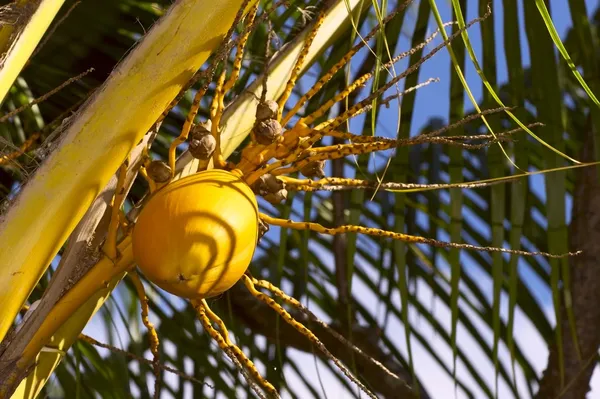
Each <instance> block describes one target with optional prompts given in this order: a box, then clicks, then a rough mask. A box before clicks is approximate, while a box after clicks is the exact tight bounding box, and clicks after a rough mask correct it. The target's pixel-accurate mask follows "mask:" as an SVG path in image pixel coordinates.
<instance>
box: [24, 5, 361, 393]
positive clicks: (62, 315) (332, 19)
mask: <svg viewBox="0 0 600 399" xmlns="http://www.w3.org/2000/svg"><path fill="white" fill-rule="evenodd" d="M345 1H346V0H338V2H337V3H336V5H335V6H334V7H333V9H332V10H330V11H329V12H328V15H327V16H326V18H325V21H324V23H323V26H322V27H321V29H320V31H319V34H318V35H317V37H316V38H315V41H314V42H313V45H312V47H311V50H310V52H309V54H308V56H307V58H306V63H307V64H308V65H307V66H305V67H304V68H303V70H302V72H304V71H305V70H306V69H307V68H308V66H310V64H312V63H313V62H314V61H315V59H316V58H317V57H318V56H319V54H320V53H321V52H322V51H323V50H324V49H325V48H327V46H329V44H330V43H331V41H332V40H335V38H336V36H337V35H338V34H339V33H340V32H341V31H342V30H343V29H347V28H349V26H350V21H349V20H348V11H347V8H346V5H345ZM361 4H362V5H365V4H367V5H369V4H370V3H369V2H364V1H361V0H350V5H351V9H352V10H354V11H357V6H358V5H361ZM303 38H304V35H301V37H299V39H298V40H296V41H295V42H293V43H290V45H288V46H286V47H284V48H283V49H282V50H281V51H280V52H279V55H278V56H277V59H276V61H275V62H274V63H273V65H272V66H271V67H270V68H269V79H268V86H267V87H268V98H276V97H278V96H280V95H281V93H282V92H283V90H284V89H285V85H286V82H287V80H288V78H289V72H290V70H291V68H292V67H293V65H294V63H295V60H296V57H297V56H298V53H299V52H300V50H301V48H302V39H303ZM261 82H262V80H260V79H258V80H257V82H255V83H254V84H253V85H252V86H251V87H250V89H249V90H248V91H247V92H245V93H244V94H241V95H240V96H239V97H238V98H237V99H236V100H235V101H234V102H233V103H232V104H231V105H230V106H229V107H228V108H227V109H226V111H225V113H224V115H223V118H222V120H221V123H222V124H223V130H222V146H223V156H224V157H228V156H229V155H231V153H232V152H233V150H235V148H236V147H237V146H238V145H239V144H240V143H241V142H242V140H243V139H244V138H245V137H246V136H247V135H248V134H249V132H250V130H251V128H252V125H253V123H254V118H248V115H254V114H255V112H256V102H255V100H254V96H253V94H251V93H254V95H257V96H258V97H260V93H261V90H262V86H261V84H262V83H261ZM192 161H193V158H191V157H189V158H187V157H185V156H184V157H182V159H180V160H179V161H178V164H179V165H184V166H185V167H184V168H183V170H182V171H180V173H179V174H178V177H182V176H185V175H188V174H190V173H193V172H195V171H196V167H197V163H194V162H192ZM117 166H118V165H117ZM115 169H116V167H115ZM180 169H181V167H180ZM119 252H120V253H121V254H123V259H126V260H128V261H129V264H125V263H121V261H120V262H119V266H118V267H117V268H114V269H106V267H105V265H106V260H102V261H101V262H100V263H99V264H97V265H96V266H94V268H93V269H92V271H91V272H90V273H88V274H87V275H86V276H84V277H83V278H82V280H81V281H79V282H78V283H77V284H76V285H75V286H74V287H73V288H72V289H71V290H70V291H69V293H68V294H67V295H65V297H63V298H61V299H60V301H59V302H58V303H57V305H56V306H55V308H54V309H52V311H51V312H50V314H49V315H48V317H47V318H46V319H45V320H44V322H43V323H42V326H41V327H40V329H39V331H38V332H37V333H36V336H35V337H34V339H33V340H32V341H30V342H29V343H28V344H27V346H26V348H25V349H24V351H23V359H24V358H27V359H29V360H33V359H34V358H35V356H36V354H37V353H39V351H40V349H42V348H43V346H44V345H46V346H48V345H50V346H53V344H48V342H51V343H59V344H58V345H56V346H53V347H55V348H57V349H59V350H61V351H66V350H67V349H68V348H69V346H70V345H71V344H72V343H73V342H74V341H75V340H76V339H77V337H78V335H79V334H80V333H81V330H82V329H83V327H84V326H85V324H86V323H87V322H88V320H89V319H90V318H91V317H92V316H93V314H94V313H95V312H96V311H97V310H98V309H99V308H100V306H101V305H102V303H103V301H104V300H105V299H106V298H107V297H108V294H109V293H110V290H112V288H114V285H113V282H115V283H116V282H118V281H119V280H120V279H121V278H122V277H123V275H124V273H125V271H126V270H128V269H130V268H131V267H133V260H132V259H130V258H129V256H130V254H131V246H130V245H129V241H128V240H126V241H124V242H123V243H121V245H120V246H119ZM96 269H98V270H96ZM91 273H94V274H93V275H91V276H90V274H91ZM111 279H112V280H111ZM107 280H111V283H110V286H109V291H108V292H106V290H105V289H103V290H101V291H97V290H98V286H97V285H98V281H107ZM72 292H74V293H72ZM86 292H87V293H88V294H87V295H88V296H89V299H86V298H85V296H83V297H82V296H80V295H82V294H83V295H85V294H84V293H86ZM92 292H95V294H93V295H91V296H90V293H92ZM65 302H69V303H65ZM82 303H84V304H83V305H82V306H81V308H79V310H78V311H77V312H76V313H72V312H73V310H74V309H77V307H78V306H79V305H80V304H82ZM82 309H85V310H82ZM65 320H67V321H66V322H65ZM63 323H64V324H63ZM50 337H51V338H50ZM63 355H64V353H61V352H54V353H50V352H42V353H41V354H40V355H37V356H38V357H37V358H36V360H37V361H38V363H37V364H36V366H35V368H34V369H33V371H32V372H31V373H30V374H29V375H28V376H27V378H25V379H24V380H23V381H22V382H21V384H20V386H19V387H18V389H17V391H15V394H14V395H13V398H14V399H17V398H19V399H32V398H34V397H35V396H36V395H37V394H38V393H39V391H40V390H41V389H42V387H43V386H44V384H45V382H46V380H47V379H48V378H49V377H50V375H51V373H52V371H53V370H54V368H55V367H56V366H57V365H58V363H59V362H60V360H61V358H62V356H63ZM21 364H23V365H24V364H25V361H23V362H22V363H21Z"/></svg>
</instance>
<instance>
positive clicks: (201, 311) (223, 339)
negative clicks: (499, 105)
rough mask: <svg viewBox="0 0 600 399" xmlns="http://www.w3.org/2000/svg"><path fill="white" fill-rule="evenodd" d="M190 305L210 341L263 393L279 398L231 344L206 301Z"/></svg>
mask: <svg viewBox="0 0 600 399" xmlns="http://www.w3.org/2000/svg"><path fill="white" fill-rule="evenodd" d="M192 305H193V306H194V309H196V312H198V319H199V320H200V322H201V323H202V326H203V327H204V329H205V330H206V332H207V333H208V334H209V335H210V336H211V337H212V339H214V340H215V342H216V343H217V345H219V348H221V350H222V351H223V352H225V353H226V354H227V355H228V356H233V357H235V358H236V359H237V360H238V361H239V362H240V363H241V364H242V365H243V366H244V367H245V368H246V370H247V371H248V373H249V374H250V375H251V376H252V378H253V379H254V380H255V381H257V382H258V384H259V385H260V386H261V388H262V389H264V390H265V392H267V393H268V394H270V395H271V396H274V397H279V394H278V393H277V390H276V389H275V387H274V386H273V385H271V383H270V382H269V381H267V380H265V379H264V378H263V377H262V376H261V375H260V373H259V372H258V369H257V368H256V366H255V365H254V363H253V362H252V360H250V359H248V357H247V356H246V355H245V354H244V352H242V351H241V349H240V348H238V347H237V345H234V344H233V343H232V342H231V340H230V339H229V332H228V331H227V327H225V323H223V321H222V320H221V318H220V317H219V316H217V315H216V314H215V313H214V312H213V311H212V310H211V309H210V308H209V306H208V304H207V303H206V301H205V300H204V299H203V300H201V301H192ZM212 322H215V323H216V324H217V325H218V326H219V329H220V330H221V332H219V331H217V330H216V329H215V328H214V327H213V326H212Z"/></svg>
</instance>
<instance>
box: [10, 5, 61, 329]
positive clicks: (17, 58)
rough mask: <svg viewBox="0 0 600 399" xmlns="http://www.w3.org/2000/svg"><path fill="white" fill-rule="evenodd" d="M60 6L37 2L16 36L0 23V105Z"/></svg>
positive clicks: (11, 28)
mask: <svg viewBox="0 0 600 399" xmlns="http://www.w3.org/2000/svg"><path fill="white" fill-rule="evenodd" d="M19 3H21V4H23V5H24V6H23V7H21V9H22V10H23V12H25V11H24V10H26V9H27V7H35V6H36V3H37V2H36V1H33V0H27V1H20V2H19ZM63 3H64V0H42V1H40V2H39V5H37V9H36V10H35V11H34V12H33V15H32V16H31V18H29V21H28V22H27V25H26V26H25V27H24V28H23V29H22V31H21V32H20V33H19V32H17V30H16V29H19V28H18V27H15V26H13V25H11V24H2V26H1V27H0V54H2V58H3V59H2V61H1V62H0V104H1V103H2V102H3V101H4V97H5V96H6V93H8V90H9V89H10V87H11V86H12V85H13V83H14V81H15V79H16V78H17V76H19V74H20V73H21V70H22V69H23V67H24V66H25V64H26V63H27V61H28V60H29V57H31V54H32V53H33V51H34V50H35V48H36V46H37V45H38V43H39V41H40V40H41V38H42V36H44V33H46V30H48V27H49V26H50V24H51V23H52V20H53V19H54V17H55V16H56V13H58V10H59V9H60V7H61V6H62V5H63ZM15 28H16V29H15ZM14 36H17V37H16V38H15V37H14ZM1 336H2V334H0V337H1Z"/></svg>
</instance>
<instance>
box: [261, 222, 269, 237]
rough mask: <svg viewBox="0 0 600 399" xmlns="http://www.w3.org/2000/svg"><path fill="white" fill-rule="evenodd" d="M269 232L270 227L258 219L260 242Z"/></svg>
mask: <svg viewBox="0 0 600 399" xmlns="http://www.w3.org/2000/svg"><path fill="white" fill-rule="evenodd" d="M267 231H269V225H268V224H267V223H265V222H263V221H262V220H261V219H258V239H259V240H260V239H261V238H262V237H263V236H264V235H265V234H267Z"/></svg>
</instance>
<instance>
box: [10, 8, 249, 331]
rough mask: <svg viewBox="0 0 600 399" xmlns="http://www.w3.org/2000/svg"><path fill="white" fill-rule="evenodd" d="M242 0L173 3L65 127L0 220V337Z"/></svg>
mask: <svg viewBox="0 0 600 399" xmlns="http://www.w3.org/2000/svg"><path fill="white" fill-rule="evenodd" d="M242 3H243V1H242V0H221V1H196V0H179V1H177V2H176V3H175V4H174V5H173V6H172V7H171V8H170V9H169V11H168V12H167V13H166V14H165V16H164V17H163V18H161V19H160V20H159V21H158V22H157V23H156V24H155V25H154V26H153V27H152V29H151V30H150V31H149V32H148V34H147V35H146V36H145V37H144V39H143V40H142V41H141V43H139V45H138V46H137V47H136V48H135V49H134V50H133V51H132V52H131V53H130V54H129V55H128V56H127V58H126V59H125V60H124V61H123V62H122V63H121V64H120V65H118V66H117V68H116V69H115V70H114V71H113V73H112V74H111V76H110V77H109V78H108V80H107V81H106V82H105V84H104V85H103V86H102V87H101V88H100V89H98V90H97V91H96V94H95V95H94V96H93V97H92V98H91V99H90V100H89V101H88V102H87V104H85V105H84V106H83V110H82V111H81V112H80V113H79V114H78V115H77V116H76V117H75V118H74V122H73V123H72V124H70V126H69V127H67V128H66V130H65V132H64V133H63V135H64V139H63V140H62V144H61V146H60V147H59V148H57V149H56V150H55V151H54V152H53V153H52V155H51V156H50V157H49V158H48V159H47V160H46V162H45V163H44V164H43V165H42V166H41V168H40V169H39V170H38V171H37V173H36V174H35V176H34V177H33V178H32V179H31V180H30V181H29V182H28V183H27V185H25V187H24V189H23V190H22V192H21V193H20V194H19V196H18V198H17V200H16V202H15V203H14V204H13V205H12V206H11V208H10V209H9V211H8V213H7V214H6V215H5V217H4V220H2V224H1V225H0V242H2V246H1V247H0V276H1V278H0V339H2V338H4V336H5V334H6V332H7V330H8V329H9V327H10V325H11V324H12V322H13V320H14V318H15V316H16V314H17V312H18V311H19V309H20V308H21V306H22V305H23V303H24V302H25V300H26V299H27V297H28V296H29V294H30V293H31V291H32V289H33V287H34V286H35V284H36V283H37V282H38V280H39V279H40V277H41V276H42V275H43V273H44V272H45V271H46V268H47V266H48V265H49V264H50V262H51V260H52V259H53V258H54V256H55V255H56V253H57V252H58V250H59V249H60V247H61V246H62V244H63V243H64V242H65V240H66V239H67V237H68V236H69V234H70V233H71V232H72V231H73V229H74V228H75V226H76V225H77V223H78V222H79V220H80V219H81V217H82V216H83V214H84V213H85V211H86V210H87V208H88V207H89V206H90V204H91V203H92V201H93V200H94V198H96V196H97V194H98V193H99V191H100V190H101V189H102V188H103V187H104V186H105V185H106V183H108V181H109V179H110V178H111V176H112V175H113V174H114V173H115V171H116V170H117V168H118V167H119V165H120V164H121V163H122V162H123V161H124V160H125V157H126V156H127V155H128V154H129V152H130V151H131V149H132V148H133V147H134V146H135V145H136V144H137V143H138V142H139V141H140V140H141V139H142V137H143V135H144V134H145V133H146V132H147V131H148V130H149V129H150V128H151V126H152V124H153V123H154V122H155V121H156V120H157V119H158V117H159V116H160V115H161V113H162V111H163V110H164V109H165V108H166V107H167V106H168V105H169V103H170V102H171V100H173V98H175V96H176V95H177V93H178V92H179V90H180V89H181V88H182V87H183V86H184V85H185V84H186V82H187V81H188V80H189V79H190V78H191V77H192V75H193V74H194V72H195V71H197V70H198V69H199V68H200V66H201V65H202V64H203V63H204V62H205V61H206V59H207V58H208V56H209V54H210V53H211V51H213V50H214V49H215V48H216V47H217V46H218V45H219V44H220V43H221V41H222V39H223V36H224V35H225V34H226V32H227V30H228V29H229V27H230V26H231V24H232V23H233V20H234V18H235V15H236V13H237V11H238V9H239V8H240V6H241V5H242Z"/></svg>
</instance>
